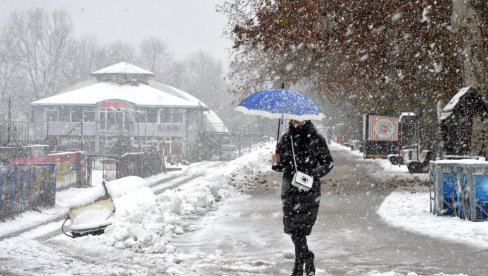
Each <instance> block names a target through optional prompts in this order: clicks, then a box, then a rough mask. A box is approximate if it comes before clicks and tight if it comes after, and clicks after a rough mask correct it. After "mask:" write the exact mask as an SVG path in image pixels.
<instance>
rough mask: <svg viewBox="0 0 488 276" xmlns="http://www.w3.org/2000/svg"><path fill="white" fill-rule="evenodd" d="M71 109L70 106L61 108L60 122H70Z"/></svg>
mask: <svg viewBox="0 0 488 276" xmlns="http://www.w3.org/2000/svg"><path fill="white" fill-rule="evenodd" d="M70 113H71V112H70V109H69V108H61V109H60V110H59V121H60V122H69V121H70Z"/></svg>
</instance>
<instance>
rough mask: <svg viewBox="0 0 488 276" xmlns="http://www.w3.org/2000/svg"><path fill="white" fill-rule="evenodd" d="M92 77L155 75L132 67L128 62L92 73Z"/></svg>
mask: <svg viewBox="0 0 488 276" xmlns="http://www.w3.org/2000/svg"><path fill="white" fill-rule="evenodd" d="M91 74H92V75H102V74H129V75H150V76H154V75H155V74H154V73H153V72H151V71H147V70H144V69H142V68H140V67H137V66H135V65H132V64H130V63H127V62H119V63H117V64H114V65H111V66H108V67H105V68H103V69H100V70H98V71H95V72H93V73H91Z"/></svg>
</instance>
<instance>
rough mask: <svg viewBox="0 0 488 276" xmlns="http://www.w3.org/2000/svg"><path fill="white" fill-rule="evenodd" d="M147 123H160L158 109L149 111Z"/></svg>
mask: <svg viewBox="0 0 488 276" xmlns="http://www.w3.org/2000/svg"><path fill="white" fill-rule="evenodd" d="M147 122H148V123H157V122H158V110H157V109H149V110H148V111H147Z"/></svg>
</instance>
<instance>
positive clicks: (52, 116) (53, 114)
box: [46, 110, 58, 122]
mask: <svg viewBox="0 0 488 276" xmlns="http://www.w3.org/2000/svg"><path fill="white" fill-rule="evenodd" d="M46 121H47V122H57V121H58V111H57V110H46Z"/></svg>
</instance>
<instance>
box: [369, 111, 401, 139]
mask: <svg viewBox="0 0 488 276" xmlns="http://www.w3.org/2000/svg"><path fill="white" fill-rule="evenodd" d="M368 119H369V124H368V125H369V129H368V140H369V141H398V118H396V117H390V116H380V115H370V116H368Z"/></svg>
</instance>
